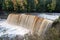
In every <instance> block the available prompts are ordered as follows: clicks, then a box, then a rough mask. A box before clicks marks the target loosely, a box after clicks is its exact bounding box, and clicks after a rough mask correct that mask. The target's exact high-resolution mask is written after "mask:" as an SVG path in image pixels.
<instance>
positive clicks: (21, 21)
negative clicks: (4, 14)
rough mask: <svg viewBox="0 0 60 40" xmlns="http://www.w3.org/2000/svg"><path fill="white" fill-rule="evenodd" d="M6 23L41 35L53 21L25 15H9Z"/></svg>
mask: <svg viewBox="0 0 60 40" xmlns="http://www.w3.org/2000/svg"><path fill="white" fill-rule="evenodd" d="M7 23H8V24H11V25H17V26H22V27H24V28H27V29H29V30H30V31H31V32H32V33H33V34H37V35H42V34H44V33H45V31H46V30H47V29H48V28H49V27H51V25H52V23H53V21H51V20H48V19H44V18H41V17H37V16H34V15H26V14H10V15H9V16H8V18H7Z"/></svg>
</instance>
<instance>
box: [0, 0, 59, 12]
mask: <svg viewBox="0 0 60 40" xmlns="http://www.w3.org/2000/svg"><path fill="white" fill-rule="evenodd" d="M1 8H2V10H4V11H8V12H9V11H10V12H60V0H0V10H1Z"/></svg>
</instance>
